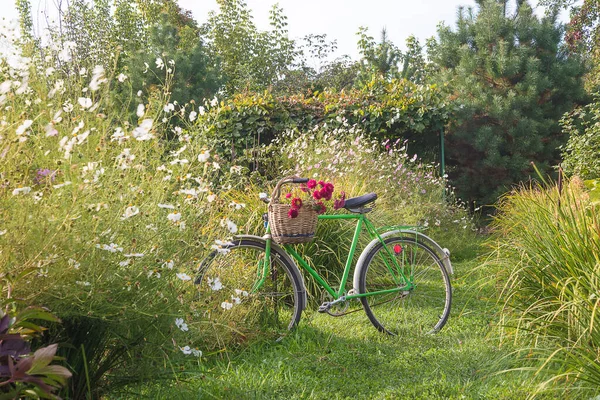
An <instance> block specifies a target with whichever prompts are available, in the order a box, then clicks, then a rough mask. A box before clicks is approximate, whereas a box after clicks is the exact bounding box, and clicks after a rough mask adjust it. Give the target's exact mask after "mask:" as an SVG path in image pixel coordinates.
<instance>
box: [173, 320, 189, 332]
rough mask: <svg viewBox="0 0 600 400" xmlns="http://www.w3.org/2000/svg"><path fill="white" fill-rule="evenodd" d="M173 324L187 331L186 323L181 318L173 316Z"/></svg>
mask: <svg viewBox="0 0 600 400" xmlns="http://www.w3.org/2000/svg"><path fill="white" fill-rule="evenodd" d="M175 325H176V326H177V327H178V328H179V329H181V330H182V331H183V332H187V331H189V328H188V326H187V324H186V323H185V322H184V321H183V318H175Z"/></svg>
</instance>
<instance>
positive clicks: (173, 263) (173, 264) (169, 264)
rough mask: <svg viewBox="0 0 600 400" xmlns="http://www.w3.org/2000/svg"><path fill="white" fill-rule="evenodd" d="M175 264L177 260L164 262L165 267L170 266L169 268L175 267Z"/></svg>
mask: <svg viewBox="0 0 600 400" xmlns="http://www.w3.org/2000/svg"><path fill="white" fill-rule="evenodd" d="M174 266H175V261H173V260H167V261H166V262H165V263H164V264H163V267H166V268H169V269H173V267H174Z"/></svg>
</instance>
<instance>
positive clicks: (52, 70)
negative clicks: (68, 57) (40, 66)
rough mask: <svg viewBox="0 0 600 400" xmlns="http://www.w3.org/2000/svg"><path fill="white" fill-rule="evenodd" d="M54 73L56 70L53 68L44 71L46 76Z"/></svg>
mask: <svg viewBox="0 0 600 400" xmlns="http://www.w3.org/2000/svg"><path fill="white" fill-rule="evenodd" d="M55 71H56V69H55V68H54V67H48V68H46V71H45V73H46V76H50V75H52V74H53V73H54V72H55Z"/></svg>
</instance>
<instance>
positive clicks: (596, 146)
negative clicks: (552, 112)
mask: <svg viewBox="0 0 600 400" xmlns="http://www.w3.org/2000/svg"><path fill="white" fill-rule="evenodd" d="M599 123H600V97H596V101H595V102H594V103H591V104H588V105H587V106H585V107H582V108H577V109H575V110H574V111H572V112H571V113H569V114H567V115H565V117H564V118H563V119H562V120H561V125H562V128H563V131H564V132H565V133H566V134H568V135H569V141H568V142H567V144H566V145H565V146H564V147H563V148H562V149H563V163H562V165H563V167H564V168H565V171H566V172H567V173H568V174H571V175H578V176H579V177H581V178H583V179H595V178H600V125H599Z"/></svg>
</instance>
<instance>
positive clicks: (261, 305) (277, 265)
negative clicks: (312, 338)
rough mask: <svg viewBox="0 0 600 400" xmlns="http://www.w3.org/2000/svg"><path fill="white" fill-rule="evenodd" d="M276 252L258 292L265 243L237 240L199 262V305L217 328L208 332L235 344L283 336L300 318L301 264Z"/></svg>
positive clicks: (223, 342)
mask: <svg viewBox="0 0 600 400" xmlns="http://www.w3.org/2000/svg"><path fill="white" fill-rule="evenodd" d="M271 250H272V251H271V257H270V260H271V263H270V265H269V267H268V277H267V278H266V279H265V281H264V284H263V285H262V287H261V288H260V289H258V290H256V291H254V292H253V291H252V286H253V285H254V284H255V283H256V282H257V281H258V280H259V278H258V275H257V274H258V271H259V268H258V266H259V260H261V259H264V254H265V243H264V242H259V241H253V240H246V239H237V240H233V241H232V242H230V244H229V245H227V246H224V248H223V249H219V250H215V251H213V252H211V253H210V254H209V255H208V256H207V257H206V258H205V259H204V260H203V261H202V263H201V264H200V267H199V268H198V274H197V276H196V279H195V283H196V288H197V294H198V296H197V299H198V303H197V309H198V311H199V313H201V315H202V316H203V317H204V318H205V319H206V320H207V321H209V322H210V325H211V328H212V329H210V330H205V333H207V334H209V335H210V336H212V338H211V339H213V341H214V343H219V344H220V345H221V346H223V345H225V346H227V345H230V346H231V345H239V344H242V343H245V342H249V341H252V340H255V339H265V338H273V337H281V336H282V335H284V334H285V333H286V332H287V331H289V330H291V329H292V328H294V327H295V326H296V325H297V324H298V322H299V321H300V317H301V315H302V307H301V304H302V302H301V301H300V298H299V297H300V296H301V294H302V293H303V292H302V288H303V286H302V282H300V281H299V278H298V275H297V273H296V270H297V267H296V266H295V265H290V264H289V262H288V261H287V260H285V259H284V258H283V257H281V256H280V255H279V254H278V253H277V252H276V251H273V249H271ZM207 339H208V338H207Z"/></svg>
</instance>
